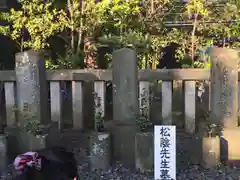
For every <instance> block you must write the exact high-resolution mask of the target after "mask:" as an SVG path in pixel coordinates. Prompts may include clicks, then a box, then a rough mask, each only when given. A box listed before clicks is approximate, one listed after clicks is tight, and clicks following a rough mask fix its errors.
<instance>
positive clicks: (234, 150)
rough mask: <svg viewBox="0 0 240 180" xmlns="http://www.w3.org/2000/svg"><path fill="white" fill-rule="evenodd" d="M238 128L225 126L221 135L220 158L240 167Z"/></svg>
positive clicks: (239, 131)
mask: <svg viewBox="0 0 240 180" xmlns="http://www.w3.org/2000/svg"><path fill="white" fill-rule="evenodd" d="M239 138H240V128H239V127H238V128H225V129H224V131H223V134H222V137H221V160H222V161H223V162H224V163H226V164H228V165H233V166H237V167H240V143H239Z"/></svg>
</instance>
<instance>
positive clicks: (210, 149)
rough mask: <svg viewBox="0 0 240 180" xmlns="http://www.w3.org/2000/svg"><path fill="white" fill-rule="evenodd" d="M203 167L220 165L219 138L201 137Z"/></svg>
mask: <svg viewBox="0 0 240 180" xmlns="http://www.w3.org/2000/svg"><path fill="white" fill-rule="evenodd" d="M201 165H202V166H203V167H204V168H216V167H217V166H219V165H220V139H219V137H218V136H217V137H203V139H202V160H201Z"/></svg>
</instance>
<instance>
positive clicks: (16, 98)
mask: <svg viewBox="0 0 240 180" xmlns="http://www.w3.org/2000/svg"><path fill="white" fill-rule="evenodd" d="M210 58H211V68H210V69H161V70H160V69H158V70H148V69H146V70H138V69H137V55H136V52H135V51H134V50H132V49H128V48H123V49H120V50H118V51H116V52H114V53H113V67H112V70H85V69H84V70H67V69H65V70H46V68H45V66H44V64H45V61H44V59H43V58H42V55H41V54H40V53H38V52H34V51H26V52H22V53H19V54H17V55H16V68H15V70H13V71H0V95H1V96H0V121H1V124H5V126H2V127H5V130H6V131H5V132H6V134H9V132H11V133H12V134H15V135H16V130H15V129H14V127H15V126H16V122H21V121H23V120H24V118H26V117H22V114H21V111H22V109H23V108H24V107H25V103H28V105H29V114H30V115H29V117H30V116H31V117H32V116H34V117H35V119H36V120H37V121H38V122H39V123H40V124H41V125H43V126H44V127H45V129H46V131H48V132H49V134H51V132H53V134H54V132H56V131H54V130H51V128H52V127H50V126H48V125H49V124H50V125H51V124H55V125H56V124H57V131H58V132H59V130H61V131H65V130H66V129H68V130H70V131H71V130H74V132H82V131H84V132H86V131H88V130H93V129H94V128H95V131H92V132H97V131H98V129H97V126H96V125H97V123H98V121H99V120H101V121H102V120H103V121H106V122H105V123H104V124H105V125H106V128H108V125H109V124H111V123H112V122H115V124H114V125H113V126H111V127H110V125H109V129H111V128H112V129H111V130H110V131H112V132H113V136H114V137H120V136H121V139H117V140H114V142H111V143H113V144H115V145H113V146H114V148H113V149H114V150H113V151H114V153H115V152H116V157H115V158H116V159H119V158H120V159H121V160H123V161H124V162H126V164H129V165H130V164H131V165H132V164H134V163H135V160H134V158H133V157H135V154H134V152H133V151H135V150H134V148H135V140H134V139H135V135H136V134H135V133H136V118H138V117H137V116H136V114H138V113H139V110H140V108H141V104H142V101H145V102H144V103H145V106H147V107H150V108H147V111H148V112H147V114H148V115H149V118H150V119H152V118H153V119H154V118H155V117H154V116H159V115H161V117H160V118H159V117H158V118H156V119H154V120H153V124H157V125H160V124H162V125H172V124H174V125H177V128H178V122H179V121H183V125H184V126H183V127H184V131H185V132H186V133H188V134H191V135H194V134H195V132H196V131H197V130H198V129H199V128H201V127H202V126H199V125H198V124H199V121H201V120H199V119H200V118H199V117H198V116H200V117H201V116H202V115H203V114H206V113H207V112H210V116H211V118H213V119H214V120H215V122H216V124H221V125H223V127H224V133H225V136H226V140H227V141H228V148H229V149H228V152H230V154H228V156H229V158H230V159H231V158H234V157H238V155H239V156H240V154H239V152H240V151H235V149H236V148H235V146H234V145H235V144H236V143H237V139H234V138H232V137H238V136H240V130H239V129H238V120H237V118H238V104H239V102H240V95H239V88H238V87H239V86H240V82H239V81H238V80H239V76H240V74H239V72H238V62H239V59H240V58H239V55H238V52H237V51H235V50H232V49H226V48H213V50H212V54H211V57H210ZM109 81H110V82H111V81H112V91H111V93H109V91H106V84H107V82H109ZM63 82H65V84H66V82H67V84H68V85H67V86H66V87H67V88H66V89H67V94H68V95H69V96H67V98H64V94H63V93H62V90H61V87H62V84H63ZM156 82H160V83H159V84H158V85H157V87H155V88H156V89H158V90H159V87H161V88H160V90H159V91H158V92H160V93H159V94H160V95H159V94H158V96H155V95H154V96H152V94H153V91H154V90H153V89H152V84H154V83H155V84H156ZM176 82H178V83H176ZM179 82H180V83H179ZM176 84H177V85H176ZM203 86H204V87H205V88H202V87H203ZM174 89H178V91H179V92H180V93H179V94H178V95H177V96H181V97H180V100H177V101H181V102H180V103H179V102H177V101H176V97H175V90H174ZM203 90H204V91H203ZM106 92H108V93H109V94H110V96H112V98H113V104H112V106H113V108H112V109H113V117H111V118H107V116H108V114H109V112H108V111H109V110H108V108H107V107H108V105H107V104H108V102H107V101H106V99H107V98H106V96H109V94H107V93H106ZM158 92H157V91H156V93H158ZM201 92H203V96H202V97H203V99H199V94H201ZM143 94H144V97H143V96H142V95H143ZM89 99H90V100H89ZM177 99H179V98H177ZM49 100H50V101H49ZM159 100H160V101H161V102H160V103H159ZM90 101H92V104H91V103H90V105H89V102H90ZM153 101H157V103H156V104H154V103H153ZM176 103H179V104H180V107H178V111H180V114H181V117H183V118H179V116H176V112H175V111H176V109H175V104H176ZM139 104H140V108H139ZM90 106H92V107H90ZM86 107H87V108H86ZM16 109H18V110H20V113H19V112H18V111H16ZM89 109H93V110H92V111H91V110H89ZM153 109H155V111H156V112H158V113H157V115H156V114H155V113H152V110H153ZM202 109H203V111H202ZM150 111H151V112H150ZM66 112H67V114H68V115H69V114H70V115H69V116H68V117H67V118H66V117H64V116H66ZM91 112H93V114H91ZM159 112H161V113H160V114H159ZM152 114H155V115H153V116H152ZM150 116H151V117H150ZM29 117H27V118H29ZM91 119H92V122H91V123H89V121H91ZM30 121H31V120H30ZM206 123H208V122H206ZM66 124H70V125H71V126H70V127H66ZM89 124H92V126H90V128H92V129H89ZM9 128H10V129H11V130H9ZM114 133H115V134H114ZM117 133H118V134H117ZM98 135H99V134H97V136H95V137H94V138H95V139H98V140H97V141H98V142H99V143H100V141H101V140H100V139H99V137H98ZM100 135H104V134H100ZM105 135H106V134H105ZM17 136H18V135H17ZM19 136H20V135H19ZM49 137H50V136H49ZM96 137H98V138H96ZM101 137H103V136H101ZM104 137H107V136H104ZM54 138H57V137H56V136H55V137H54V136H53V137H52V139H51V138H50V140H49V141H51V142H55V141H56V139H54ZM94 138H93V139H94ZM107 141H108V140H106V143H107ZM40 144H41V143H40ZM100 144H101V143H100ZM31 146H33V145H31ZM43 146H45V145H43ZM101 146H102V145H101ZM41 147H42V146H37V148H41ZM122 147H124V148H122ZM104 148H105V147H103V146H102V149H104ZM202 148H203V149H204V148H205V147H202ZM209 148H210V147H209ZM106 151H107V150H106ZM235 155H237V156H235ZM100 156H104V155H100ZM197 156H198V155H197ZM102 158H103V159H104V158H105V157H102ZM96 159H98V161H99V163H96V162H95V163H92V164H100V165H99V166H102V164H101V163H102V162H100V160H99V158H96ZM100 159H101V158H100ZM106 159H107V158H106ZM103 166H105V165H103Z"/></svg>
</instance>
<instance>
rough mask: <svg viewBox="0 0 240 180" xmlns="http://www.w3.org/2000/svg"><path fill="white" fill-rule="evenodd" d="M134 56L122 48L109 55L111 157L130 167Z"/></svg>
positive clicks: (134, 110) (135, 79) (135, 100)
mask: <svg viewBox="0 0 240 180" xmlns="http://www.w3.org/2000/svg"><path fill="white" fill-rule="evenodd" d="M137 72H138V68H137V55H136V52H135V51H134V50H132V49H128V48H123V49H120V50H118V51H115V52H114V53H113V122H112V123H113V124H114V125H113V126H112V128H111V131H112V133H113V142H114V145H113V146H114V148H113V151H114V157H115V159H116V160H120V161H121V162H122V163H123V164H125V165H127V166H130V167H134V166H135V158H134V157H135V156H134V144H135V143H134V142H135V132H136V118H137V115H138V113H139V112H138V111H139V102H138V76H137Z"/></svg>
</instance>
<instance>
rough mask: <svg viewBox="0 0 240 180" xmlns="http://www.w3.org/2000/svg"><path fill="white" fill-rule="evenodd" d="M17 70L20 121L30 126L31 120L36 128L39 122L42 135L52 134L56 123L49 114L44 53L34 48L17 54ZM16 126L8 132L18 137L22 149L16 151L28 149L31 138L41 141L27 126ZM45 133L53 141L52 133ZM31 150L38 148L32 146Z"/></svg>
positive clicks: (19, 146)
mask: <svg viewBox="0 0 240 180" xmlns="http://www.w3.org/2000/svg"><path fill="white" fill-rule="evenodd" d="M15 72H16V89H17V91H16V94H17V110H18V116H17V120H18V124H22V125H23V124H25V125H26V124H28V125H30V124H31V123H32V125H31V126H32V127H31V128H33V129H35V128H36V126H39V124H40V126H39V127H37V128H40V129H41V130H42V131H44V132H43V134H49V133H50V130H53V129H52V127H53V126H52V124H51V120H50V117H49V115H50V113H49V109H50V108H49V104H48V92H47V81H46V69H45V60H44V58H43V56H42V55H41V53H39V52H35V51H32V50H30V51H26V52H21V53H18V54H16V68H15ZM34 126H35V127H34ZM20 127H23V126H20ZM13 129H14V130H13ZM13 129H12V131H11V130H10V131H8V133H10V134H11V133H12V135H13V136H15V137H16V138H17V141H18V143H19V145H18V148H19V149H16V151H18V152H19V151H20V152H22V151H26V150H29V148H30V144H32V143H31V141H36V142H38V138H36V139H33V138H32V137H31V138H30V136H29V135H28V133H27V132H26V130H25V129H24V130H23V129H19V130H17V129H18V127H13ZM44 136H45V137H48V140H50V138H49V137H50V136H47V135H44ZM10 139H11V138H10ZM53 139H54V138H53ZM45 140H47V139H45ZM55 141H56V139H55ZM36 142H34V143H36ZM14 143H15V142H14ZM40 143H41V142H40ZM10 147H11V146H10ZM31 149H35V148H34V147H31Z"/></svg>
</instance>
